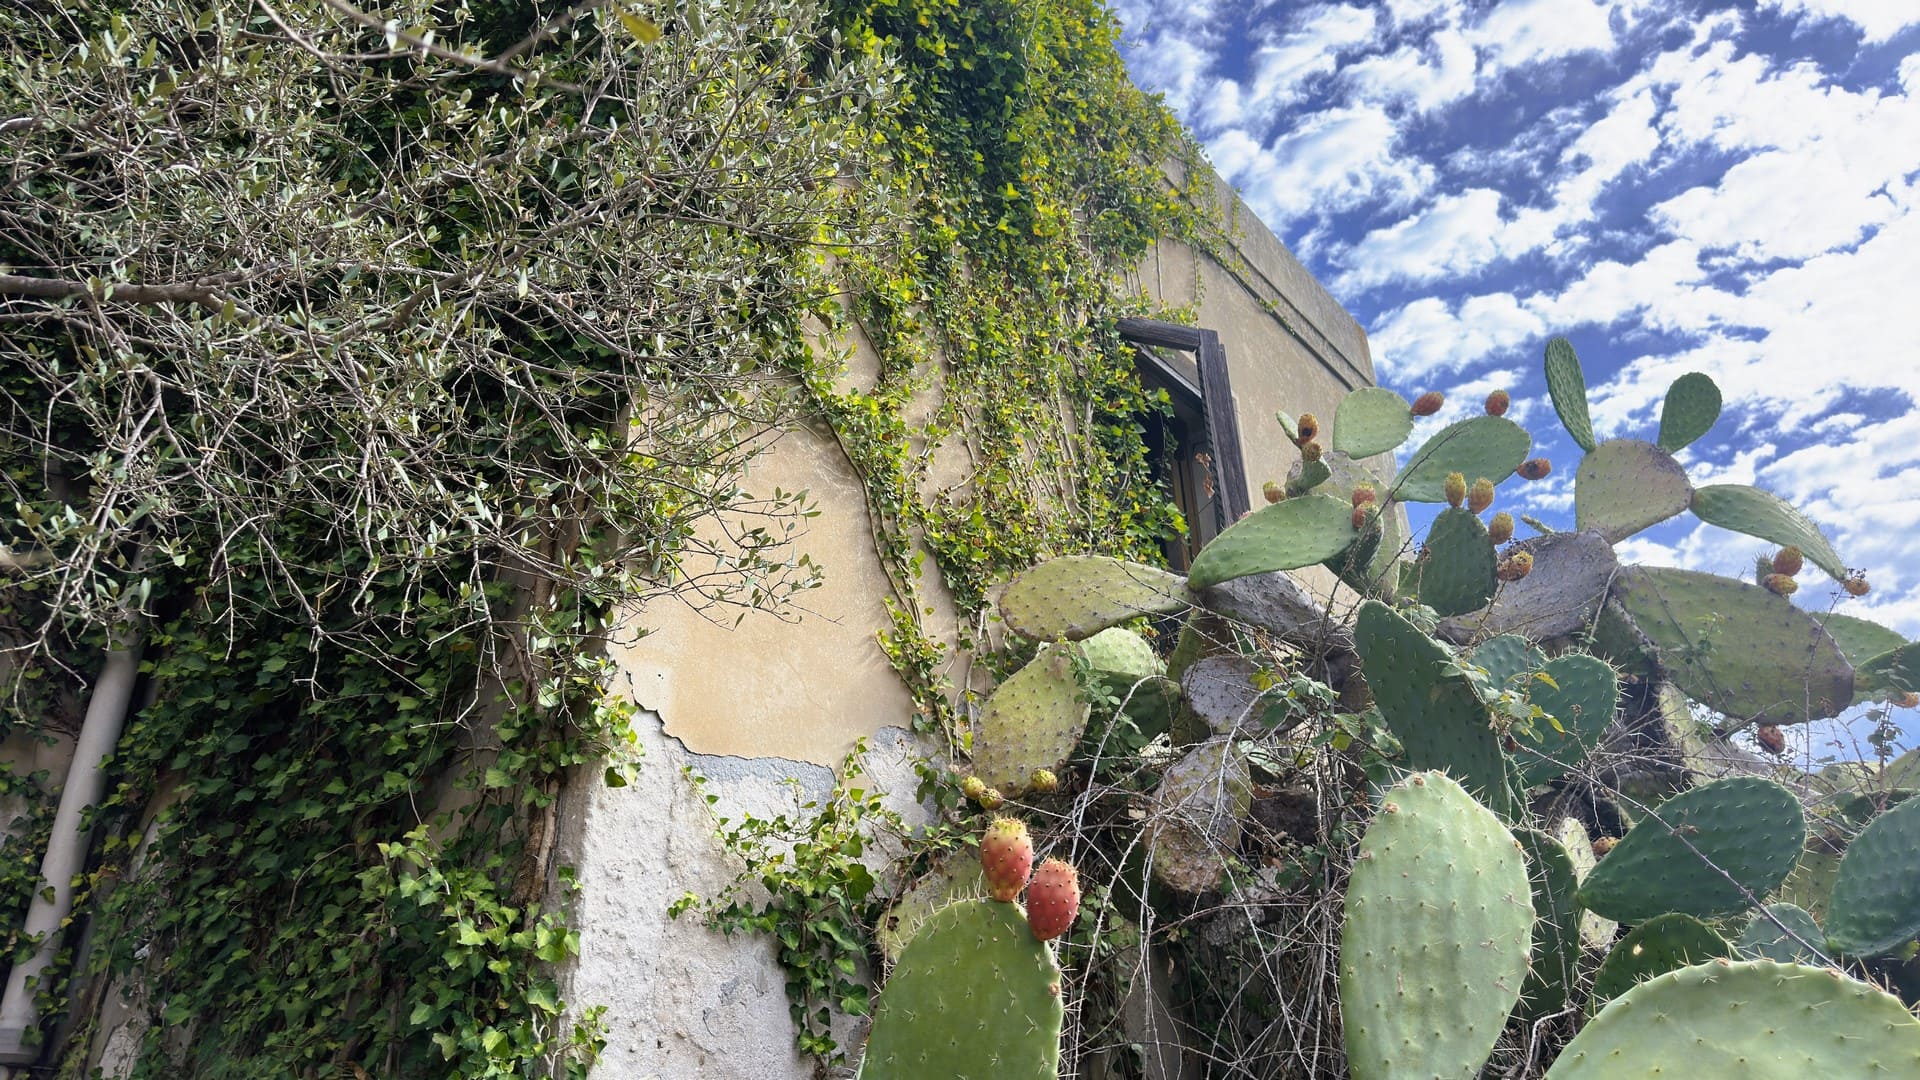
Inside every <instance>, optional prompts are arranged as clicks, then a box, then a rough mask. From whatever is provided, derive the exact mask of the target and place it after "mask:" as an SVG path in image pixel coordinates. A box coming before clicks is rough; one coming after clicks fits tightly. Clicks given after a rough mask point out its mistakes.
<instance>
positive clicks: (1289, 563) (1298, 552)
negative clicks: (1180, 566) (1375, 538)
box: [1188, 495, 1359, 589]
mask: <svg viewBox="0 0 1920 1080" xmlns="http://www.w3.org/2000/svg"><path fill="white" fill-rule="evenodd" d="M1352 517H1353V507H1352V506H1350V505H1348V504H1347V503H1346V502H1345V501H1344V500H1342V499H1334V498H1329V497H1328V496H1325V495H1303V496H1301V497H1300V498H1297V499H1288V500H1287V501H1285V502H1280V503H1274V504H1273V505H1271V506H1263V507H1261V508H1260V509H1258V510H1255V511H1254V512H1253V513H1251V514H1248V515H1247V516H1246V517H1243V518H1241V519H1240V520H1239V521H1236V522H1234V523H1233V524H1232V525H1230V526H1228V527H1227V531H1226V532H1223V533H1221V534H1220V535H1219V536H1216V537H1214V538H1213V540H1212V542H1210V543H1209V544H1207V546H1206V547H1204V548H1202V549H1201V550H1200V554H1199V555H1197V556H1195V557H1194V560H1193V567H1192V570H1191V571H1190V573H1189V574H1188V581H1189V582H1190V583H1191V584H1192V586H1193V587H1194V588H1196V589H1204V588H1206V587H1207V586H1209V585H1218V584H1220V583H1221V582H1223V581H1231V580H1233V579H1234V578H1242V577H1247V576H1249V575H1252V574H1264V573H1266V572H1267V571H1269V570H1296V569H1298V568H1300V567H1302V566H1312V565H1313V564H1314V563H1317V562H1323V561H1325V560H1327V559H1331V558H1333V557H1334V556H1335V555H1338V554H1340V553H1341V552H1343V551H1345V550H1347V546H1348V545H1349V544H1352V543H1353V541H1354V539H1355V537H1357V536H1358V535H1359V533H1358V532H1356V531H1355V530H1354V527H1353V521H1352Z"/></svg>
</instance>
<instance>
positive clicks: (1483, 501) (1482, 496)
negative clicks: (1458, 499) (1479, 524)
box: [1467, 476, 1493, 514]
mask: <svg viewBox="0 0 1920 1080" xmlns="http://www.w3.org/2000/svg"><path fill="white" fill-rule="evenodd" d="M1492 505H1493V481H1491V480H1489V479H1487V478H1486V477H1484V476H1483V477H1481V478H1480V479H1478V480H1475V481H1474V482H1473V486H1472V487H1470V488H1468V489H1467V509H1468V510H1470V511H1472V512H1473V513H1476V514H1478V513H1480V512H1482V511H1484V510H1485V509H1486V508H1487V507H1489V506H1492Z"/></svg>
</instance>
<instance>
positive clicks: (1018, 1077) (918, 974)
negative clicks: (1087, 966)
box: [860, 900, 1065, 1080]
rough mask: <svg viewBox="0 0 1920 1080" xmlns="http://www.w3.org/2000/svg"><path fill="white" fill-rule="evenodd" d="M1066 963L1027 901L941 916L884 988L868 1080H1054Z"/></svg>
mask: <svg viewBox="0 0 1920 1080" xmlns="http://www.w3.org/2000/svg"><path fill="white" fill-rule="evenodd" d="M1064 1015H1065V1013H1064V1010H1063V1008H1062V1004H1061V996H1060V966H1059V965H1058V964H1057V963H1055V962H1054V959H1053V951H1052V950H1051V949H1050V948H1048V947H1047V946H1046V944H1044V943H1043V942H1040V941H1036V940H1035V939H1034V936H1033V932H1032V931H1031V930H1029V929H1028V928H1027V920H1026V916H1025V913H1023V912H1022V911H1021V909H1020V906H1019V905H1018V904H1003V903H1000V902H999V901H995V900H962V901H959V902H958V903H954V904H950V905H948V906H947V907H944V908H941V909H940V910H939V911H936V912H934V913H933V915H932V916H931V917H929V918H928V919H927V920H926V922H925V923H923V924H922V925H921V927H920V931H919V933H917V934H915V935H914V936H913V939H912V940H911V941H909V942H908V943H907V946H906V948H905V949H904V950H902V952H901V954H900V961H899V963H897V964H895V965H894V968H893V975H892V977H890V978H889V979H888V980H887V984H886V986H885V987H884V988H883V989H882V990H881V992H880V1001H879V1005H878V1007H877V1008H876V1009H875V1011H874V1017H873V1034H872V1035H871V1037H869V1038H868V1040H867V1056H866V1060H865V1061H864V1062H863V1063H862V1064H861V1066H860V1075H861V1077H862V1080H927V1078H929V1077H935V1076H937V1077H943V1078H944V1077H952V1078H954V1080H1054V1078H1055V1077H1056V1076H1057V1075H1058V1072H1059V1066H1060V1026H1061V1022H1062V1020H1063V1018H1064Z"/></svg>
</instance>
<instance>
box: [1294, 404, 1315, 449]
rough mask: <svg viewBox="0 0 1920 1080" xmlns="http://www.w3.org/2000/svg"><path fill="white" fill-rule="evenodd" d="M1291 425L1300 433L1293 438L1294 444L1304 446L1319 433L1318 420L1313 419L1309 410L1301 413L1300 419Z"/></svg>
mask: <svg viewBox="0 0 1920 1080" xmlns="http://www.w3.org/2000/svg"><path fill="white" fill-rule="evenodd" d="M1293 427H1294V430H1295V431H1298V432H1299V433H1300V435H1299V437H1298V438H1296V439H1294V440H1293V442H1294V445H1296V446H1305V445H1306V444H1308V443H1310V442H1312V441H1313V439H1314V436H1316V435H1318V434H1320V421H1318V420H1315V419H1314V418H1313V414H1312V413H1310V412H1303V413H1301V414H1300V419H1298V420H1295V421H1294V422H1293Z"/></svg>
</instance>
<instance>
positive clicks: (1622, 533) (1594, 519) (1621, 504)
mask: <svg viewBox="0 0 1920 1080" xmlns="http://www.w3.org/2000/svg"><path fill="white" fill-rule="evenodd" d="M1692 498H1693V485H1692V484H1691V483H1689V482H1688V480H1687V471H1686V470H1685V469H1683V468H1681V467H1680V463H1679V462H1677V461H1675V460H1673V455H1672V454H1669V453H1667V452H1666V451H1665V450H1662V449H1660V448H1659V447H1657V446H1655V445H1653V444H1652V443H1644V442H1641V441H1640V440H1638V439H1609V440H1608V441H1606V442H1603V443H1601V444H1600V445H1599V446H1598V447H1595V448H1594V449H1593V450H1592V451H1591V452H1590V453H1588V454H1587V456H1586V457H1583V458H1581V459H1580V465H1579V467H1578V468H1577V469H1576V470H1575V471H1574V477H1573V515H1574V521H1575V523H1576V527H1577V528H1579V529H1581V530H1582V531H1586V530H1592V531H1594V532H1598V533H1599V534H1600V535H1602V536H1604V537H1606V538H1607V540H1608V541H1610V542H1612V541H1619V540H1625V539H1626V538H1627V537H1629V536H1632V535H1633V534H1634V533H1637V532H1639V531H1640V530H1642V529H1645V528H1649V527H1651V526H1654V525H1658V524H1660V523H1661V522H1663V521H1665V520H1667V519H1668V518H1671V517H1676V516H1678V515H1679V514H1681V513H1683V512H1685V511H1686V509H1687V505H1688V503H1689V502H1690V501H1691V500H1692Z"/></svg>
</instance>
